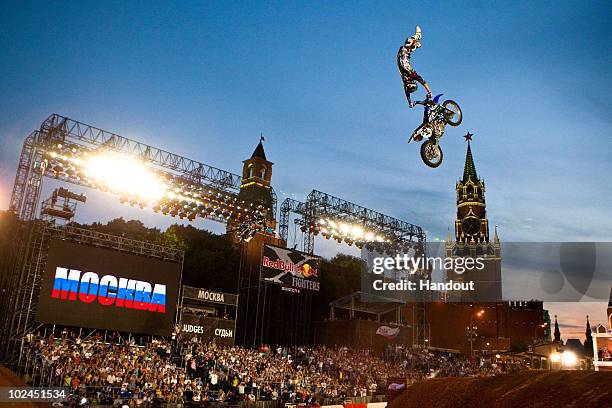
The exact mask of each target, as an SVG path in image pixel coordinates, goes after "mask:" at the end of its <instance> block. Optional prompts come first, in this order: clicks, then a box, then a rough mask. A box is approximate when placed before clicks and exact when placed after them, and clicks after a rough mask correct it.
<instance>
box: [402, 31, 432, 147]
mask: <svg viewBox="0 0 612 408" xmlns="http://www.w3.org/2000/svg"><path fill="white" fill-rule="evenodd" d="M417 48H421V27H419V26H416V29H415V33H414V35H413V36H412V37H408V38H407V39H406V41H405V42H404V45H402V46H401V47H400V49H399V51H398V52H397V68H398V69H399V72H400V76H401V77H402V82H403V83H404V92H406V99H408V105H409V106H410V108H413V107H414V102H412V99H411V98H410V94H411V93H413V92H416V90H417V84H416V82H415V81H417V82H419V83H420V84H421V85H423V87H424V88H425V90H426V91H427V97H428V98H430V99H431V89H429V85H427V82H425V80H424V79H423V78H422V77H421V76H420V75H419V74H417V72H416V71H415V70H414V68H412V64H411V63H410V56H411V53H412V52H413V51H414V50H416V49H417ZM426 120H427V109H426V110H425V117H424V122H425V121H426ZM417 138H419V139H421V138H422V137H421V136H420V135H417ZM417 141H418V139H417Z"/></svg>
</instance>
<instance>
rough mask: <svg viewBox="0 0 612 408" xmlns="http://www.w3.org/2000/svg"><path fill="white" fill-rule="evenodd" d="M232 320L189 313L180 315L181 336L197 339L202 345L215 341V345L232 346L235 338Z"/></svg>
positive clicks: (234, 326) (234, 325)
mask: <svg viewBox="0 0 612 408" xmlns="http://www.w3.org/2000/svg"><path fill="white" fill-rule="evenodd" d="M235 328H236V324H235V321H234V320H228V319H216V318H214V317H208V316H197V315H194V314H190V313H183V314H182V315H181V336H182V337H183V338H192V337H197V338H198V339H199V340H200V342H202V343H210V342H211V341H213V340H214V341H215V343H216V344H217V345H221V346H233V345H234V339H235V337H236V329H235Z"/></svg>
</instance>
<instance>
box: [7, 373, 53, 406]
mask: <svg viewBox="0 0 612 408" xmlns="http://www.w3.org/2000/svg"><path fill="white" fill-rule="evenodd" d="M0 387H28V385H27V384H26V383H25V382H23V380H21V379H20V378H19V377H17V376H16V375H15V374H14V373H13V372H12V371H11V370H9V369H8V368H6V367H4V366H2V365H0ZM50 405H51V404H49V403H44V402H36V403H34V402H22V403H21V402H20V403H8V402H0V407H2V408H4V407H15V408H39V407H45V408H48V407H49V406H50Z"/></svg>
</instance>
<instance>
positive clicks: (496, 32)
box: [0, 1, 612, 338]
mask: <svg viewBox="0 0 612 408" xmlns="http://www.w3.org/2000/svg"><path fill="white" fill-rule="evenodd" d="M533 3H534V2H515V1H512V2H485V1H476V2H453V3H452V4H451V3H447V4H438V5H433V4H430V2H401V3H392V2H333V3H331V2H325V3H324V2H319V3H298V2H266V3H264V4H254V2H241V1H234V2H231V3H229V2H181V3H180V5H179V4H178V3H177V4H171V3H162V2H140V3H139V2H129V3H128V2H78V3H77V2H72V3H70V2H59V3H42V2H32V3H29V2H13V3H12V4H9V3H7V2H4V3H3V4H2V6H1V7H0V11H1V12H0V50H1V51H2V57H1V58H0V91H1V95H2V98H0V208H1V209H5V208H7V207H8V202H9V199H10V193H11V188H12V184H13V180H14V176H15V169H16V166H17V160H18V157H19V153H20V150H21V144H22V142H23V139H24V137H25V136H26V135H27V134H28V133H30V132H31V131H32V130H35V129H36V128H38V126H39V125H40V123H41V122H42V121H43V120H44V119H45V118H46V117H47V116H48V115H50V114H51V113H53V112H56V113H60V114H63V115H67V116H69V117H71V118H74V119H77V120H79V121H82V122H85V123H88V124H92V125H95V126H97V127H100V128H103V129H107V130H110V131H114V132H117V133H119V134H121V135H123V136H126V137H129V138H133V139H136V140H138V141H142V142H145V143H148V144H151V145H153V146H158V147H161V148H164V149H165V150H169V151H171V152H174V153H178V154H182V155H185V156H187V157H190V158H193V159H196V160H199V161H202V162H204V163H207V164H210V165H212V166H215V167H219V168H222V169H226V170H229V171H232V172H234V173H239V172H240V170H241V164H242V163H241V161H242V160H243V159H245V158H247V157H249V155H250V154H251V152H252V151H253V149H254V147H255V145H256V143H257V141H258V138H259V134H260V132H263V134H264V135H265V138H266V140H265V149H266V155H267V157H268V159H269V160H271V161H272V162H274V163H275V165H274V170H273V172H274V173H273V179H272V182H273V186H274V188H275V190H276V192H277V194H278V196H279V201H282V200H283V199H284V198H286V197H288V196H290V197H293V198H296V199H303V198H304V197H305V196H306V195H307V194H308V192H310V191H311V190H312V189H317V190H321V191H325V192H328V193H330V194H333V195H335V196H339V197H342V198H345V199H347V200H350V201H353V202H356V203H358V204H361V205H364V206H366V207H370V208H373V209H376V210H378V211H380V212H383V213H386V214H388V215H391V216H394V217H397V218H401V219H404V220H406V221H409V222H412V223H414V224H418V225H420V226H422V227H423V228H424V229H425V230H427V233H428V238H429V239H431V240H435V239H444V238H445V236H446V230H447V228H448V227H449V226H452V225H453V222H454V217H455V192H454V185H455V182H456V181H457V179H458V178H459V177H460V176H461V175H462V172H463V163H464V159H465V142H464V140H463V138H462V137H461V136H462V135H463V134H465V133H466V132H467V131H468V130H469V131H471V132H472V133H474V134H475V136H474V141H473V143H472V150H473V154H474V159H475V163H476V169H477V171H478V174H479V176H481V177H483V178H484V180H485V182H486V186H487V192H486V199H487V211H488V217H489V220H490V223H491V225H498V226H499V233H500V237H501V239H502V240H503V241H612V239H611V234H612V218H611V217H610V215H611V211H610V209H611V205H610V204H609V202H610V200H612V187H611V184H610V175H611V174H612V161H610V159H609V155H610V151H612V131H610V129H611V126H612V115H610V112H611V110H612V102H611V100H612V99H611V97H610V95H611V94H612V75H611V73H612V70H611V69H610V66H612V53H611V52H610V40H611V39H612V28H611V27H610V18H611V17H612V2H610V1H591V2H587V3H576V2H559V1H555V2H537V4H533ZM416 24H419V25H420V26H421V27H422V30H423V39H422V43H423V47H422V48H421V49H419V50H417V51H416V52H415V53H414V54H413V65H414V67H415V68H416V70H417V71H418V72H419V73H420V74H421V75H422V76H423V77H424V78H425V79H426V80H427V81H428V82H429V84H430V86H431V88H432V91H433V92H434V94H437V93H444V94H445V95H444V97H448V98H451V99H454V100H456V101H458V102H459V104H460V105H461V107H462V109H463V112H464V120H463V124H462V125H461V126H460V127H458V128H449V129H448V131H447V133H446V135H445V137H444V139H443V140H442V148H443V150H444V163H443V164H442V166H441V167H439V168H437V169H431V168H428V167H426V166H425V165H424V164H423V163H422V162H421V160H420V157H419V152H418V147H419V146H418V145H417V144H406V141H407V140H408V138H409V136H410V133H411V132H412V130H413V129H414V128H415V127H416V126H418V124H419V123H420V120H421V119H422V112H421V111H420V110H419V109H414V110H410V109H409V108H408V106H407V103H406V101H405V97H404V92H403V89H402V84H401V80H400V77H399V74H398V72H397V67H396V62H395V56H396V52H397V50H398V48H399V46H400V45H401V44H402V43H403V41H404V39H405V38H406V37H407V36H410V35H412V34H413V33H414V26H415V25H416ZM418 95H419V97H422V96H423V91H422V89H420V90H419V93H418ZM75 190H78V189H76V188H75ZM103 197H104V196H101V195H99V194H90V202H89V203H87V204H86V205H85V206H82V207H81V212H80V214H79V217H78V220H79V221H87V222H89V221H93V220H106V219H110V218H114V217H117V216H124V217H125V218H141V219H143V221H144V222H145V223H146V224H147V225H157V226H160V227H165V226H167V225H169V224H171V223H172V222H174V220H173V219H172V218H162V217H160V216H155V215H153V214H150V213H146V214H145V215H144V216H143V213H142V212H138V211H136V210H133V209H127V208H124V207H121V206H120V205H119V204H118V203H117V202H116V201H114V200H108V199H107V198H105V199H104V200H103V199H102V198H103ZM115 203H116V204H115ZM205 226H208V225H205ZM215 228H216V229H217V230H218V229H219V227H218V226H217V227H215ZM317 245H318V248H319V249H320V253H321V254H323V255H326V256H329V255H333V253H334V252H335V251H338V250H342V251H347V249H348V247H344V246H343V247H338V246H335V245H331V244H330V243H329V242H327V243H323V242H317ZM547 307H548V308H549V309H550V310H551V315H554V314H558V315H559V320H560V323H562V325H563V326H562V332H563V337H564V338H568V337H576V336H582V333H583V332H584V315H585V314H587V313H589V314H590V315H591V319H592V320H591V321H592V322H601V323H604V321H605V304H603V303H602V302H590V303H588V304H584V305H576V304H554V305H547Z"/></svg>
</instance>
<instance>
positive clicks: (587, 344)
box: [584, 315, 593, 357]
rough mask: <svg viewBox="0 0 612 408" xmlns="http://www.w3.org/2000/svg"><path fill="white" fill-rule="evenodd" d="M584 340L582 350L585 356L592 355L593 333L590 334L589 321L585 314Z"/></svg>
mask: <svg viewBox="0 0 612 408" xmlns="http://www.w3.org/2000/svg"><path fill="white" fill-rule="evenodd" d="M584 334H585V337H586V339H585V340H584V351H585V353H586V355H587V356H591V357H592V356H593V335H592V334H591V323H590V322H589V315H586V331H585V333H584Z"/></svg>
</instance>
